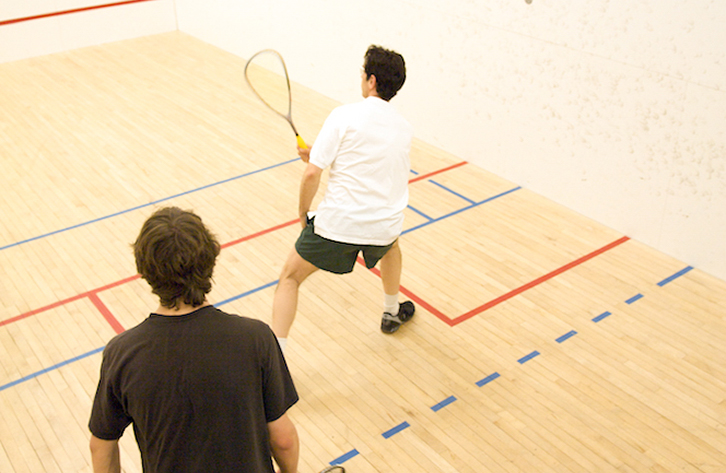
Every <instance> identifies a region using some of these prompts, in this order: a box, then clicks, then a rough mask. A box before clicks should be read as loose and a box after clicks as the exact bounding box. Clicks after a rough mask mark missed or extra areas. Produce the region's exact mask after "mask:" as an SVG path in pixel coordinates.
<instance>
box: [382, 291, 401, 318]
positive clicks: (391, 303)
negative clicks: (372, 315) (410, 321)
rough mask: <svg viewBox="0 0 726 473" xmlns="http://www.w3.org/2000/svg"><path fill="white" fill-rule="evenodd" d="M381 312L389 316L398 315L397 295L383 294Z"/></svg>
mask: <svg viewBox="0 0 726 473" xmlns="http://www.w3.org/2000/svg"><path fill="white" fill-rule="evenodd" d="M383 312H388V313H389V314H391V315H396V314H398V294H394V295H390V294H383Z"/></svg>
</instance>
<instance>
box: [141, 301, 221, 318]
mask: <svg viewBox="0 0 726 473" xmlns="http://www.w3.org/2000/svg"><path fill="white" fill-rule="evenodd" d="M208 305H209V302H207V301H206V300H205V301H204V302H203V303H202V304H201V305H198V306H193V305H189V304H185V303H183V302H182V303H180V304H179V307H178V308H176V309H173V308H171V307H164V306H163V305H159V308H158V309H156V310H155V311H154V313H155V314H159V315H165V316H177V315H187V314H191V313H192V312H194V311H195V310H197V309H201V308H202V307H205V306H208Z"/></svg>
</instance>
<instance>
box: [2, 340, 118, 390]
mask: <svg viewBox="0 0 726 473" xmlns="http://www.w3.org/2000/svg"><path fill="white" fill-rule="evenodd" d="M104 348H105V346H102V347H101V348H96V349H95V350H91V351H89V352H88V353H84V354H83V355H78V356H76V357H75V358H71V359H70V360H66V361H62V362H60V363H58V364H55V365H53V366H49V367H48V368H43V369H42V370H40V371H36V372H35V373H33V374H29V375H28V376H25V377H23V378H20V379H16V380H15V381H13V382H10V383H8V384H4V385H2V386H0V391H4V390H6V389H8V388H12V387H13V386H15V385H17V384H20V383H24V382H25V381H30V380H31V379H33V378H37V377H38V376H40V375H42V374H45V373H47V372H49V371H53V370H57V369H58V368H62V367H63V366H65V365H68V364H70V363H73V362H75V361H78V360H82V359H83V358H87V357H89V356H91V355H95V354H96V353H99V352H102V351H103V349H104Z"/></svg>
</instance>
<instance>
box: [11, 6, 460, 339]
mask: <svg viewBox="0 0 726 473" xmlns="http://www.w3.org/2000/svg"><path fill="white" fill-rule="evenodd" d="M135 1H139V0H135ZM141 1H145V0H141ZM121 3H131V2H121ZM113 5H116V4H113ZM464 164H467V162H466V161H462V162H460V163H457V164H454V165H451V166H448V167H445V168H442V169H439V170H436V171H433V172H430V173H428V174H424V175H421V176H417V177H416V178H414V179H412V180H410V181H409V182H416V181H420V180H422V179H426V178H427V177H430V176H433V175H435V174H440V173H442V172H445V171H449V170H451V169H455V168H458V167H460V166H463V165H464ZM299 222H300V220H299V219H295V220H290V221H289V222H285V223H281V224H279V225H275V226H274V227H270V228H267V229H265V230H261V231H259V232H257V233H253V234H250V235H247V236H244V237H242V238H239V239H237V240H233V241H230V242H227V243H224V244H222V245H220V248H229V247H230V246H233V245H236V244H238V243H242V242H244V241H247V240H251V239H253V238H257V237H259V236H262V235H265V234H267V233H271V232H274V231H276V230H280V229H282V228H285V227H289V226H290V225H294V224H296V223H299ZM140 277H141V276H140V275H138V274H135V275H133V276H129V277H127V278H124V279H121V280H119V281H116V282H112V283H110V284H107V285H105V286H101V287H98V288H96V289H92V290H90V291H88V292H84V293H82V294H78V295H76V296H73V297H69V298H67V299H63V300H61V301H58V302H54V303H53V304H49V305H47V306H44V307H41V308H39V309H34V310H31V311H29V312H25V313H24V314H20V315H18V316H15V317H12V318H10V319H6V320H2V321H0V327H2V326H4V325H9V324H11V323H13V322H17V321H19V320H22V319H26V318H28V317H31V316H33V315H36V314H39V313H41V312H46V311H48V310H51V309H55V308H57V307H60V306H63V305H65V304H68V303H71V302H74V301H77V300H80V299H83V298H85V297H88V298H89V299H90V300H91V302H93V304H94V305H96V307H97V308H99V310H100V311H101V313H102V314H104V317H106V319H107V320H109V317H107V314H108V315H109V316H110V317H111V318H112V319H113V320H115V318H113V315H112V314H111V312H110V311H109V310H108V308H106V306H105V305H104V304H103V302H102V301H101V300H100V299H99V298H98V293H99V292H103V291H106V290H108V289H111V288H114V287H116V286H120V285H122V284H126V283H128V282H131V281H134V280H136V279H139V278H140ZM401 291H402V292H403V291H407V290H406V289H404V288H402V289H401ZM407 295H409V297H411V299H413V300H415V301H416V302H417V303H418V304H419V305H420V306H421V307H425V308H426V309H427V310H429V311H430V312H431V313H434V314H436V313H437V311H436V309H435V308H433V307H432V306H430V305H428V304H427V303H426V302H425V301H422V300H420V299H418V298H416V296H415V295H413V294H410V291H408V293H407ZM99 305H100V306H102V307H103V308H104V310H105V311H106V312H104V311H103V310H102V309H101V308H100V307H99ZM439 314H440V312H439ZM439 318H442V320H449V321H450V319H449V318H447V317H446V316H445V315H443V314H440V315H439ZM109 323H110V324H111V326H112V327H114V330H117V331H118V327H121V325H120V324H118V321H116V322H115V323H116V324H118V326H115V325H114V323H113V322H112V321H110V320H109Z"/></svg>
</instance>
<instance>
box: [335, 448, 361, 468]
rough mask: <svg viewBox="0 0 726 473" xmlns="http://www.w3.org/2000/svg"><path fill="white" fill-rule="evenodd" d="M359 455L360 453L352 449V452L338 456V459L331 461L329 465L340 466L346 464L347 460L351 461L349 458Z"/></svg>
mask: <svg viewBox="0 0 726 473" xmlns="http://www.w3.org/2000/svg"><path fill="white" fill-rule="evenodd" d="M359 453H360V452H358V450H356V449H355V448H354V449H353V450H351V451H350V452H348V453H346V454H344V455H341V456H339V457H338V458H336V459H335V460H333V461H331V462H330V464H331V465H340V464H341V463H345V462H347V461H348V460H350V459H351V458H353V457H354V456H356V455H358V454H359Z"/></svg>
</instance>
